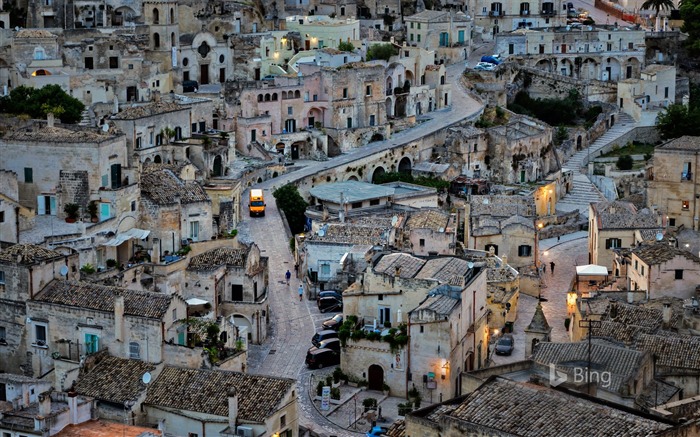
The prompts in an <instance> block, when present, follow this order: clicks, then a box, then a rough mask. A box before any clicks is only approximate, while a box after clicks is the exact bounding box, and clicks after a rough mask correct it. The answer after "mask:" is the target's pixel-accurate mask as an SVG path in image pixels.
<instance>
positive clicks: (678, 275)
mask: <svg viewBox="0 0 700 437" xmlns="http://www.w3.org/2000/svg"><path fill="white" fill-rule="evenodd" d="M676 279H683V269H676Z"/></svg>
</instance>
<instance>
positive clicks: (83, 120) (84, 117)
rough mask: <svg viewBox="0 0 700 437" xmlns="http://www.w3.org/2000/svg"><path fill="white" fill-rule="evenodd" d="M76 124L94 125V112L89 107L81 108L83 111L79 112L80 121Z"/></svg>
mask: <svg viewBox="0 0 700 437" xmlns="http://www.w3.org/2000/svg"><path fill="white" fill-rule="evenodd" d="M78 125H80V126H90V127H94V126H95V114H94V113H93V112H92V111H91V110H90V109H89V108H85V109H83V112H81V113H80V123H78Z"/></svg>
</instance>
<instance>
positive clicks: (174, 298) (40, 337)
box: [25, 280, 187, 375]
mask: <svg viewBox="0 0 700 437" xmlns="http://www.w3.org/2000/svg"><path fill="white" fill-rule="evenodd" d="M186 314H187V304H186V303H185V301H184V300H183V299H182V298H181V297H179V296H178V295H164V294H159V293H150V292H140V291H134V290H129V289H123V288H119V287H109V286H102V285H96V284H91V283H87V282H77V281H66V280H60V281H53V282H51V283H50V284H49V285H48V286H46V287H45V288H44V289H43V290H42V291H41V292H39V293H38V294H37V295H35V296H34V298H33V299H32V300H30V301H28V302H27V317H28V318H29V319H30V323H29V324H28V326H27V331H28V332H27V335H26V336H25V342H26V347H27V350H28V351H30V352H31V353H32V356H31V362H32V366H33V372H34V374H37V375H43V374H44V373H46V371H47V370H49V369H51V368H52V367H53V365H54V364H53V360H54V359H58V358H60V357H65V358H68V359H70V360H79V358H80V357H81V356H83V355H89V354H92V353H96V352H98V351H101V350H103V349H108V350H109V352H110V354H112V355H114V356H118V357H122V358H127V357H129V358H138V359H143V360H145V361H149V362H160V361H162V360H163V359H164V355H165V351H164V344H165V342H166V341H171V340H172V341H173V342H174V341H175V340H177V342H178V344H185V342H186V338H185V337H186V332H187V328H186V326H184V325H183V324H182V323H181V321H180V320H181V319H182V318H183V317H185V316H186ZM57 357H58V358H57Z"/></svg>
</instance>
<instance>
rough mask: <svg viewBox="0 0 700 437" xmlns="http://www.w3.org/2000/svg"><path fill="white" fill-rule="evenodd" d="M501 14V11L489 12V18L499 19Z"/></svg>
mask: <svg viewBox="0 0 700 437" xmlns="http://www.w3.org/2000/svg"><path fill="white" fill-rule="evenodd" d="M501 15H503V14H502V12H501V11H489V17H500V16H501Z"/></svg>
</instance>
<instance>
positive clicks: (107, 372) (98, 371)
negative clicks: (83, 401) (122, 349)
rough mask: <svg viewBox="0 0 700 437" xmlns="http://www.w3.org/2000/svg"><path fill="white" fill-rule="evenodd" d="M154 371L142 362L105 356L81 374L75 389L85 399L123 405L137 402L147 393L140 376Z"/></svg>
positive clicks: (148, 364)
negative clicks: (132, 401)
mask: <svg viewBox="0 0 700 437" xmlns="http://www.w3.org/2000/svg"><path fill="white" fill-rule="evenodd" d="M155 368H156V367H155V366H154V365H153V364H151V363H146V362H144V361H140V360H127V359H124V358H117V357H111V356H108V357H105V358H104V359H103V360H101V361H100V362H99V363H98V364H97V365H96V366H95V367H93V368H92V369H90V370H89V371H88V372H85V373H83V372H81V375H80V377H79V378H78V381H77V382H76V384H75V386H74V389H75V391H76V392H78V394H81V395H84V396H90V397H93V398H96V399H99V400H102V401H107V402H114V403H117V404H123V403H124V401H130V400H136V399H137V398H138V397H139V396H140V395H141V393H142V392H144V391H145V390H146V384H144V383H143V382H142V377H143V375H144V374H145V373H146V372H152V371H153V370H155Z"/></svg>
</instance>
